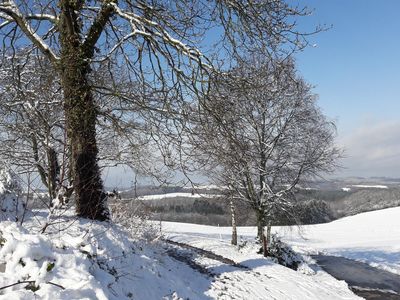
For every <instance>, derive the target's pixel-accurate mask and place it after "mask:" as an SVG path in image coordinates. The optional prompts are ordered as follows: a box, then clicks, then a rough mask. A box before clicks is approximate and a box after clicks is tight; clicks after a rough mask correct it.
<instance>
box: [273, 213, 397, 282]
mask: <svg viewBox="0 0 400 300" xmlns="http://www.w3.org/2000/svg"><path fill="white" fill-rule="evenodd" d="M275 232H277V233H278V234H279V235H281V236H283V239H284V240H285V241H286V242H287V243H289V244H290V245H292V246H293V247H294V249H295V250H297V251H299V252H302V253H317V252H322V253H326V254H331V255H336V256H344V257H347V258H350V259H355V260H359V261H364V262H367V263H369V264H370V265H372V266H375V267H379V268H382V269H385V270H387V271H390V272H393V273H396V274H400V207H395V208H387V209H382V210H377V211H372V212H366V213H362V214H358V215H355V216H351V217H346V218H342V219H339V220H336V221H333V222H330V223H326V224H318V225H307V226H303V227H302V228H301V230H300V231H299V230H291V231H290V230H288V229H287V228H275Z"/></svg>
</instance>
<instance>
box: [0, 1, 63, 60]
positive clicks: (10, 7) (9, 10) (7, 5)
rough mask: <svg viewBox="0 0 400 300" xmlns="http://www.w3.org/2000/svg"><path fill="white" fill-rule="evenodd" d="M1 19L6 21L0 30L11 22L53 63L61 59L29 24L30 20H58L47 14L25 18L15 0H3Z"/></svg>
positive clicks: (0, 10) (0, 8) (0, 12)
mask: <svg viewBox="0 0 400 300" xmlns="http://www.w3.org/2000/svg"><path fill="white" fill-rule="evenodd" d="M0 18H2V19H5V22H3V23H2V24H1V25H0V28H2V27H4V26H5V25H8V24H10V23H12V22H11V20H12V21H13V22H15V23H17V25H18V26H19V28H21V30H22V32H23V33H24V34H25V35H26V37H27V38H28V39H29V40H31V42H32V43H33V44H34V45H35V46H36V47H38V48H39V49H40V51H42V52H43V53H44V54H45V55H46V56H47V57H48V58H49V59H50V60H51V61H52V62H56V61H57V60H58V59H59V58H58V57H57V56H56V54H55V53H54V52H53V51H52V50H51V49H50V47H49V46H48V45H47V44H46V42H45V41H44V40H43V39H42V38H41V37H40V36H39V35H38V34H37V33H36V32H35V30H34V29H33V28H32V27H31V26H30V25H29V23H28V22H27V20H28V19H36V20H48V21H52V22H54V21H56V18H55V17H54V16H51V15H47V14H34V15H28V16H23V15H22V13H21V12H20V10H19V9H18V7H17V5H16V4H15V2H14V1H13V0H3V2H2V3H1V4H0Z"/></svg>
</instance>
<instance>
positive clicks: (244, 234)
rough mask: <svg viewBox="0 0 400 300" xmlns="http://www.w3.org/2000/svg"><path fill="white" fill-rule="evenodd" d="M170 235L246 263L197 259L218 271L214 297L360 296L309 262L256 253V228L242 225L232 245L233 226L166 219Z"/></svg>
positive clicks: (167, 231)
mask: <svg viewBox="0 0 400 300" xmlns="http://www.w3.org/2000/svg"><path fill="white" fill-rule="evenodd" d="M162 225H163V231H164V232H165V235H166V237H167V238H169V239H171V240H173V241H176V242H180V243H185V244H189V245H191V246H194V247H197V248H201V249H204V250H207V251H211V252H213V253H216V254H218V255H221V256H223V257H226V258H229V259H231V260H233V261H235V262H236V263H240V264H241V265H244V266H247V267H249V268H250V270H249V271H243V270H237V269H236V270H235V269H233V268H229V267H226V266H223V265H221V264H216V263H215V262H209V261H207V260H206V259H204V258H203V259H202V258H198V259H197V262H198V263H200V264H203V265H206V266H207V265H208V266H209V268H210V269H211V270H212V271H213V272H216V273H217V274H218V278H220V279H221V280H222V281H223V283H221V281H219V280H216V281H215V282H214V283H213V284H212V286H211V289H210V290H209V291H208V292H207V295H208V296H210V297H211V299H312V300H318V299H321V300H322V299H332V300H333V299H335V300H338V299H360V298H359V297H358V296H356V295H354V294H353V293H352V292H351V291H350V290H349V288H348V285H347V284H346V282H344V281H338V280H336V279H335V278H333V277H332V276H330V275H329V274H327V273H326V272H324V271H323V270H321V269H319V268H314V269H313V268H311V267H310V266H308V265H307V264H303V265H300V266H299V268H298V271H293V270H291V269H289V268H286V267H283V266H281V265H279V264H277V263H274V262H273V261H272V260H271V259H265V258H264V257H262V255H260V254H257V253H256V252H257V250H258V248H259V245H255V243H254V237H255V236H256V232H257V230H256V228H255V227H239V228H238V234H239V236H240V238H241V239H243V240H242V242H241V245H240V246H239V247H236V246H232V245H231V244H230V238H231V236H230V234H231V228H230V227H216V226H207V225H197V224H186V223H176V222H163V224H162ZM257 247H258V248H257Z"/></svg>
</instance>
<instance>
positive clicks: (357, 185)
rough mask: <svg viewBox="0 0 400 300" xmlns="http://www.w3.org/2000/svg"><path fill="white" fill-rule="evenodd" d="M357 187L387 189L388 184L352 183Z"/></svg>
mask: <svg viewBox="0 0 400 300" xmlns="http://www.w3.org/2000/svg"><path fill="white" fill-rule="evenodd" d="M351 186H352V187H355V188H364V189H387V188H388V186H387V185H367V184H353V185H351Z"/></svg>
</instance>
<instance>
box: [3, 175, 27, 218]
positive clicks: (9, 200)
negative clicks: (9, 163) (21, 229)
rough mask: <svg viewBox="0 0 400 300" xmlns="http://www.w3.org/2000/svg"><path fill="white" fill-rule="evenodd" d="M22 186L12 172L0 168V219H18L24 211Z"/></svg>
mask: <svg viewBox="0 0 400 300" xmlns="http://www.w3.org/2000/svg"><path fill="white" fill-rule="evenodd" d="M20 194H21V187H20V185H19V183H18V180H17V179H16V178H15V176H14V175H13V173H12V172H10V171H8V170H5V169H0V221H4V220H8V221H17V220H19V219H20V218H21V216H22V214H23V211H24V202H23V200H22V198H21V197H20Z"/></svg>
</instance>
